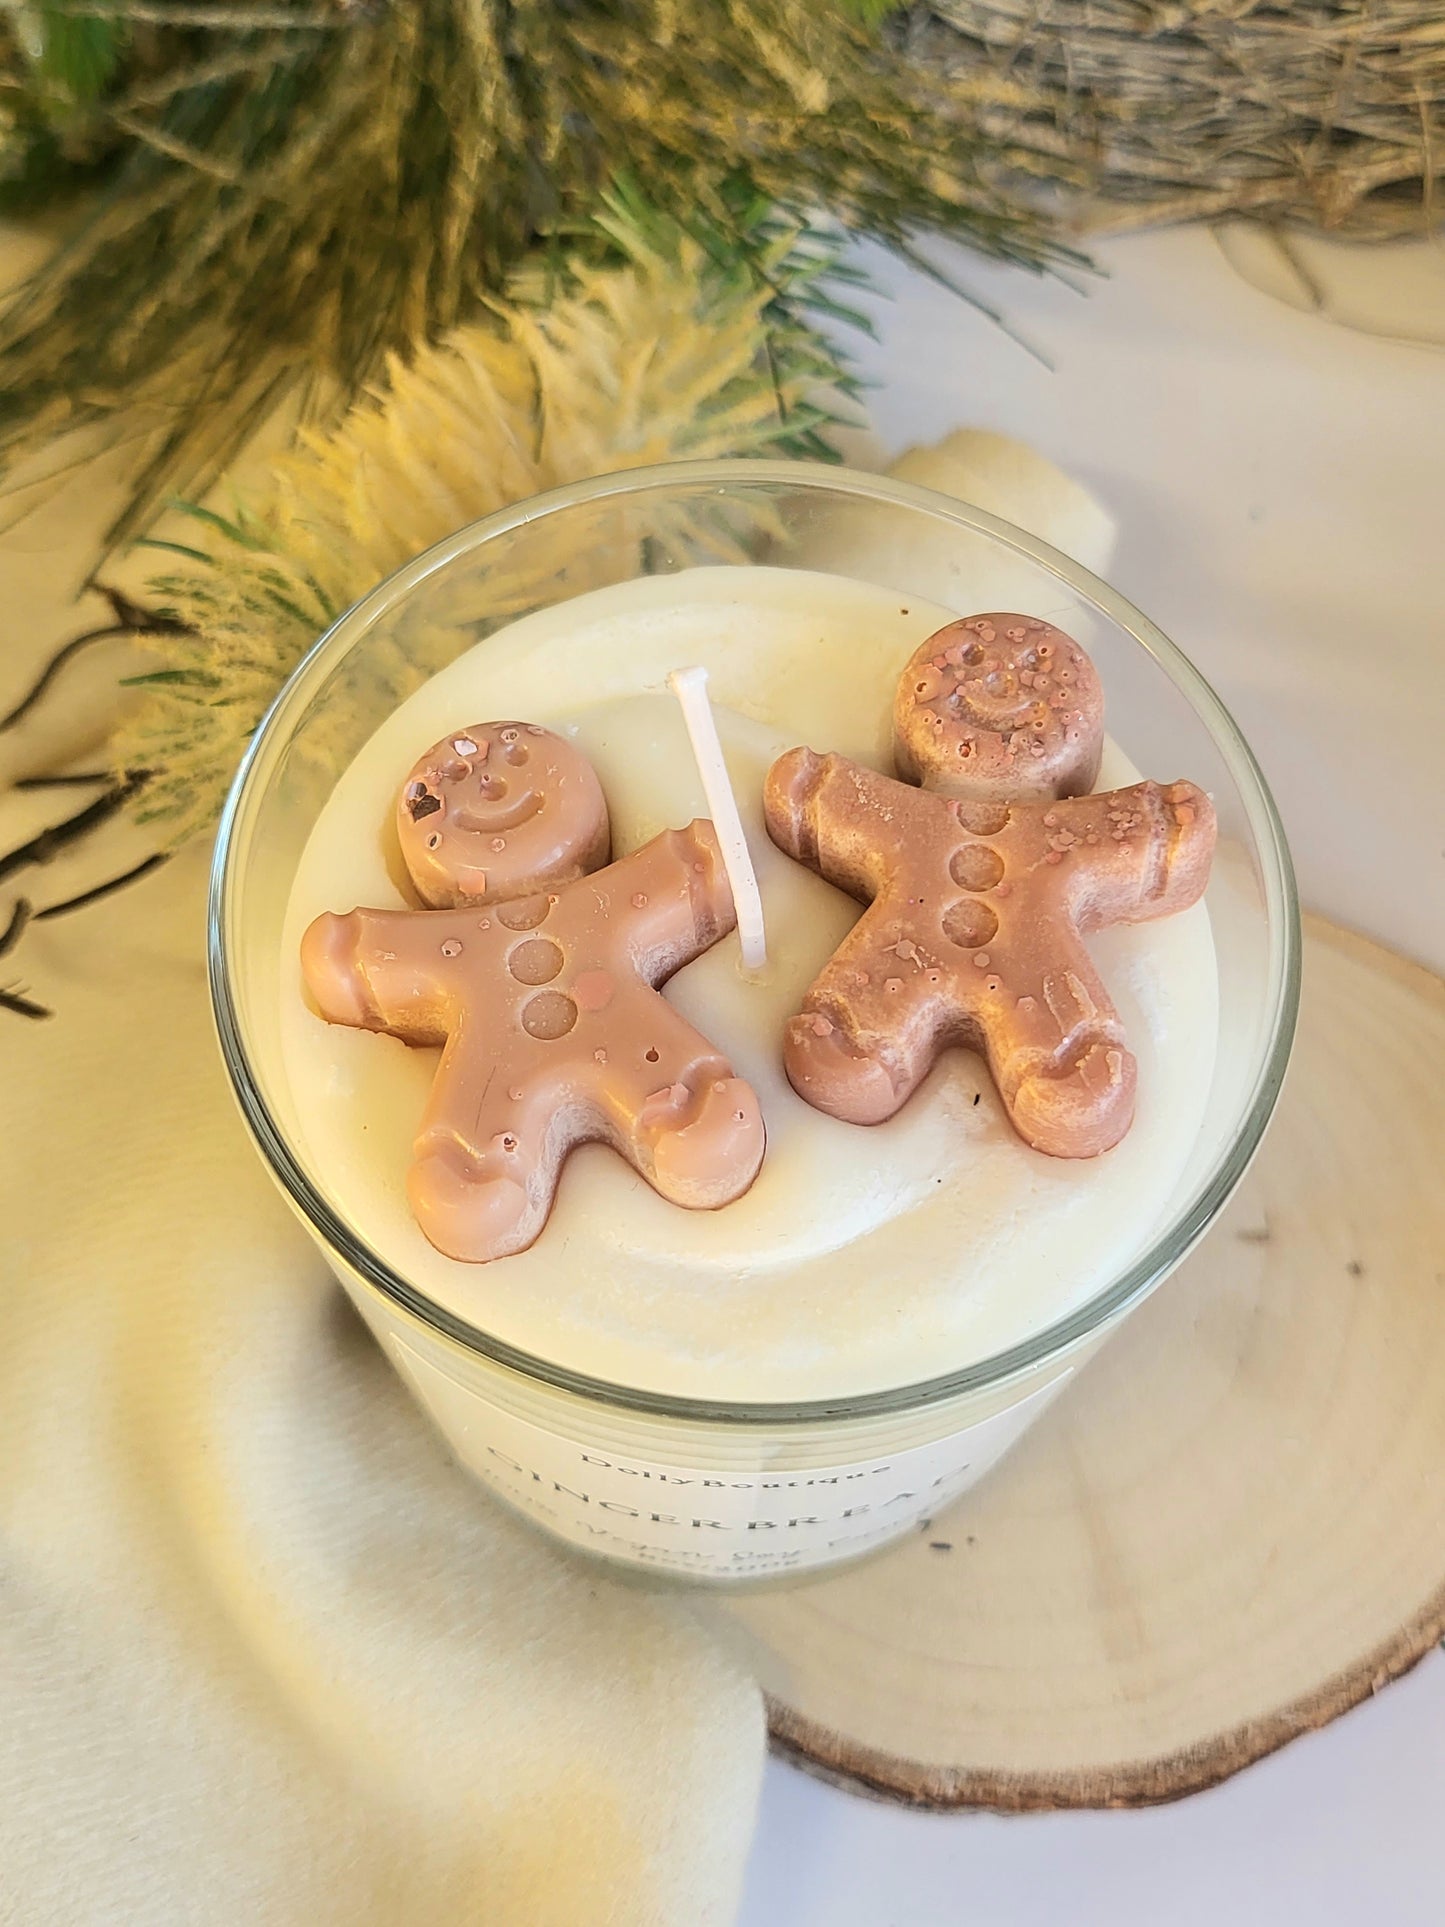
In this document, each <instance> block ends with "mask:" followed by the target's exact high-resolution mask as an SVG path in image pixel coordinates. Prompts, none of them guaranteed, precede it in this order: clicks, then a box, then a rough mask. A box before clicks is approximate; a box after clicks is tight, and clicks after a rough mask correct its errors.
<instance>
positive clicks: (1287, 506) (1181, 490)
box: [741, 231, 1445, 1927]
mask: <svg viewBox="0 0 1445 1927" xmlns="http://www.w3.org/2000/svg"><path fill="white" fill-rule="evenodd" d="M1103 260H1104V263H1105V265H1106V266H1107V268H1108V269H1109V271H1110V276H1111V278H1110V279H1108V280H1106V281H1104V282H1102V283H1099V284H1096V285H1095V286H1094V287H1093V288H1092V290H1091V292H1090V293H1089V294H1088V295H1087V297H1084V298H1080V296H1079V295H1077V294H1075V293H1073V292H1071V291H1070V290H1069V289H1068V288H1065V287H1063V286H1060V285H1057V284H1053V283H1044V282H1035V281H1033V280H1032V279H1030V278H1029V277H1027V276H1024V275H1020V274H1016V273H1012V272H1008V271H1004V270H990V269H986V268H983V267H980V266H979V265H977V264H975V263H972V262H967V263H962V264H959V265H960V272H961V273H962V274H963V275H964V276H965V277H966V279H967V281H968V283H969V285H970V286H971V287H973V288H974V289H976V290H977V291H978V292H980V293H981V294H984V295H986V296H987V297H989V298H991V299H993V300H995V301H996V302H998V303H1000V304H1001V305H1002V306H1003V308H1004V309H1005V310H1006V312H1007V314H1008V316H1009V319H1010V321H1011V323H1013V324H1014V325H1015V326H1016V327H1018V328H1019V329H1020V330H1021V331H1022V332H1023V333H1024V334H1025V335H1026V336H1027V337H1028V339H1029V340H1031V341H1032V342H1033V343H1035V344H1036V345H1037V346H1038V347H1039V348H1040V349H1042V350H1043V351H1044V352H1045V353H1046V354H1047V355H1048V357H1049V359H1050V361H1051V362H1052V364H1053V368H1052V372H1050V371H1049V370H1048V369H1046V368H1044V367H1042V366H1040V365H1038V364H1037V363H1035V362H1032V361H1030V360H1029V359H1028V358H1027V357H1026V356H1025V355H1023V354H1022V353H1021V352H1020V351H1019V350H1018V349H1017V348H1016V347H1015V346H1014V345H1013V344H1012V343H1011V342H1009V341H1008V340H1007V339H1006V338H1005V337H1004V336H1002V335H1001V334H999V333H998V332H997V331H996V330H994V329H992V328H991V327H990V325H989V324H988V323H987V322H985V321H983V320H981V319H980V318H979V317H978V316H977V315H975V314H974V313H972V312H971V311H970V310H968V309H967V308H965V307H964V306H962V305H961V304H960V303H959V302H957V301H956V300H954V299H952V298H951V297H950V296H948V295H947V294H946V293H944V292H943V291H942V290H940V289H939V288H938V287H936V286H935V285H933V284H932V283H930V282H928V281H927V280H925V279H924V278H923V277H922V276H914V275H911V274H906V273H904V272H902V271H900V270H898V269H896V268H894V267H893V266H891V265H890V264H886V263H882V262H879V261H875V262H874V266H875V268H876V269H877V272H878V275H879V279H880V282H881V283H883V284H884V285H885V286H887V287H888V288H889V289H890V290H892V292H893V294H894V296H895V299H894V301H893V302H892V304H891V305H888V306H885V307H883V308H882V309H881V310H880V312H879V317H878V318H879V326H880V335H881V340H880V342H879V344H878V345H877V346H870V347H868V349H867V350H866V353H865V354H864V355H862V356H861V357H860V359H861V360H862V362H863V365H864V372H865V373H866V374H867V375H869V376H870V377H871V378H872V379H873V380H875V381H876V382H877V383H878V384H879V387H878V392H877V393H876V394H875V396H874V398H873V413H874V419H875V422H876V424H877V426H878V429H879V432H880V434H881V437H882V439H883V441H884V444H885V447H886V450H887V452H888V453H889V454H893V453H896V452H897V450H899V449H900V448H902V447H903V446H904V445H906V444H907V443H909V442H912V441H923V440H933V439H935V438H936V437H937V436H938V435H940V434H941V433H943V432H945V431H946V429H947V428H949V427H950V426H952V425H954V424H960V423H978V424H980V425H982V426H986V427H990V428H996V429H999V430H1002V431H1003V432H1005V433H1008V434H1012V435H1017V436H1020V437H1022V438H1023V439H1025V440H1026V441H1029V442H1031V443H1033V444H1034V445H1035V446H1036V447H1037V448H1038V449H1039V451H1040V452H1041V453H1042V454H1044V455H1046V456H1049V457H1051V458H1052V459H1054V460H1055V461H1057V462H1059V463H1060V464H1061V465H1062V466H1063V467H1064V468H1066V469H1070V470H1072V471H1073V472H1075V473H1076V474H1077V475H1078V476H1079V477H1080V479H1081V480H1083V481H1085V482H1087V483H1088V484H1089V485H1090V486H1091V487H1092V488H1093V489H1094V490H1095V491H1096V492H1097V494H1098V495H1099V497H1100V498H1101V499H1102V501H1103V502H1104V504H1105V506H1106V507H1108V508H1110V509H1112V510H1113V511H1114V512H1115V513H1116V514H1117V515H1118V518H1119V522H1120V525H1121V539H1120V546H1119V552H1118V559H1117V562H1116V564H1115V567H1114V569H1113V571H1112V576H1113V580H1114V581H1115V583H1116V584H1117V586H1118V587H1119V588H1120V589H1121V590H1123V592H1124V593H1125V594H1126V595H1129V596H1130V597H1132V598H1133V600H1134V601H1136V602H1137V603H1138V604H1139V606H1140V607H1141V608H1143V609H1144V610H1145V611H1147V613H1148V614H1150V615H1151V616H1153V617H1154V618H1155V620H1156V621H1158V622H1159V623H1160V624H1161V625H1162V626H1163V627H1164V629H1165V630H1166V631H1167V632H1168V633H1169V634H1170V635H1172V636H1173V637H1174V639H1175V640H1176V641H1177V642H1179V643H1180V644H1181V645H1182V647H1183V648H1184V649H1185V650H1186V651H1187V652H1188V653H1189V654H1190V655H1191V656H1193V657H1194V659H1195V660H1196V662H1198V663H1199V665H1200V667H1201V668H1202V669H1203V670H1204V672H1205V673H1206V675H1208V676H1209V677H1210V678H1211V679H1212V680H1213V682H1214V683H1215V685H1216V687H1217V688H1218V689H1219V691H1220V693H1221V695H1222V696H1223V698H1224V700H1225V701H1226V703H1228V704H1229V706H1230V707H1231V708H1232V709H1233V711H1234V713H1235V714H1236V716H1238V717H1239V719H1240V721H1241V723H1242V724H1243V726H1244V729H1245V731H1246V733H1247V734H1248V735H1249V737H1250V740H1251V742H1252V743H1253V745H1254V747H1255V750H1256V752H1257V753H1258V755H1259V758H1260V760H1261V762H1262V764H1263V765H1264V769H1265V773H1266V775H1267V776H1268V777H1269V779H1270V781H1271V783H1272V784H1273V785H1274V788H1275V793H1276V796H1277V797H1278V799H1279V802H1280V804H1281V807H1282V809H1283V812H1284V815H1285V820H1286V825H1287V828H1288V830H1289V832H1290V835H1291V838H1292V840H1293V843H1294V849H1295V856H1296V861H1297V863H1298V867H1299V872H1300V879H1301V885H1302V888H1303V892H1304V895H1305V899H1306V901H1307V902H1308V903H1310V904H1312V905H1313V906H1314V907H1316V908H1319V909H1321V910H1324V911H1326V912H1327V913H1329V914H1330V915H1332V916H1334V917H1336V918H1338V919H1339V920H1340V921H1341V922H1344V923H1347V924H1352V925H1354V926H1355V927H1356V928H1359V929H1363V930H1366V931H1368V932H1370V933H1371V934H1372V935H1375V936H1378V937H1380V938H1382V939H1384V940H1385V941H1386V942H1390V943H1393V944H1394V945H1395V946H1396V947H1397V948H1399V949H1402V950H1404V951H1406V952H1408V953H1410V954H1412V955H1414V956H1417V957H1419V958H1420V959H1421V960H1422V961H1423V962H1426V963H1429V964H1431V965H1433V966H1434V967H1435V968H1437V969H1441V968H1445V806H1442V804H1441V802H1440V800H1439V794H1438V787H1437V777H1436V771H1437V767H1438V764H1439V760H1440V746H1441V744H1442V742H1445V618H1442V615H1441V608H1442V604H1445V594H1442V591H1445V562H1442V552H1445V538H1442V508H1445V360H1442V358H1441V356H1440V355H1439V354H1438V353H1436V352H1432V351H1431V349H1429V348H1428V347H1423V346H1408V345H1401V344H1399V343H1396V342H1392V341H1390V340H1388V339H1381V338H1378V337H1371V336H1366V335H1363V334H1360V333H1355V332H1351V331H1350V330H1348V329H1346V328H1344V327H1340V326H1337V325H1335V324H1334V323H1333V322H1331V321H1329V320H1327V319H1322V318H1320V317H1317V316H1314V315H1310V314H1307V313H1302V312H1299V311H1298V310H1296V309H1293V308H1290V307H1287V306H1284V305H1282V304H1281V303H1279V302H1276V301H1274V300H1272V299H1271V298H1270V297H1269V296H1268V295H1265V294H1263V293H1260V292H1258V291H1257V290H1256V289H1255V288H1254V287H1252V286H1250V285H1249V284H1248V283H1246V282H1245V281H1243V280H1241V279H1240V278H1239V277H1238V276H1237V275H1236V274H1235V273H1234V271H1233V270H1232V269H1231V268H1230V267H1229V266H1228V264H1227V263H1226V261H1225V259H1224V257H1223V256H1222V254H1221V253H1220V251H1219V249H1218V247H1217V246H1216V244H1215V242H1214V241H1213V240H1212V239H1211V237H1210V236H1209V235H1208V234H1206V233H1204V232H1202V231H1188V232H1178V233H1172V234H1164V235H1150V236H1141V237H1136V238H1133V239H1131V240H1128V241H1124V242H1118V243H1115V244H1113V245H1111V246H1109V247H1108V248H1107V249H1105V250H1104V252H1103ZM1333 267H1334V272H1335V273H1336V275H1337V277H1338V278H1337V281H1336V285H1337V286H1341V287H1345V288H1347V289H1348V288H1349V287H1350V286H1351V284H1353V286H1354V287H1355V288H1356V289H1357V290H1358V289H1359V288H1361V287H1367V288H1368V300H1365V299H1363V298H1362V297H1359V296H1358V295H1356V298H1355V299H1354V300H1353V301H1350V300H1344V299H1342V300H1341V301H1339V302H1338V303H1337V304H1336V312H1348V311H1350V310H1351V309H1352V308H1353V309H1354V310H1359V309H1361V308H1368V310H1369V313H1370V316H1371V320H1372V323H1373V324H1374V325H1380V317H1381V316H1386V317H1388V316H1391V315H1392V314H1398V315H1399V319H1400V326H1399V332H1400V333H1401V334H1410V333H1414V334H1417V335H1425V334H1427V333H1428V332H1429V331H1430V327H1431V325H1432V323H1431V321H1430V320H1429V318H1427V317H1425V316H1424V315H1423V314H1422V313H1421V306H1422V304H1424V303H1427V302H1433V303H1434V304H1436V306H1437V308H1438V304H1439V290H1440V287H1441V285H1442V283H1445V252H1437V251H1433V250H1432V248H1431V245H1430V244H1429V243H1422V244H1419V245H1418V246H1416V247H1415V248H1413V249H1410V250H1375V251H1369V252H1366V251H1359V252H1352V253H1350V254H1348V255H1345V254H1340V255H1338V256H1336V257H1335V260H1334V264H1333ZM1412 324H1413V325H1412ZM1437 332H1438V330H1437ZM1442 1795H1445V1661H1442V1659H1441V1657H1440V1656H1439V1655H1434V1656H1432V1657H1431V1658H1430V1659H1429V1660H1428V1661H1426V1663H1425V1664H1424V1665H1423V1666H1421V1667H1420V1669H1419V1670H1418V1671H1417V1672H1416V1673H1414V1674H1413V1675H1411V1676H1410V1677H1409V1678H1408V1679H1406V1680H1404V1681H1402V1682H1400V1683H1398V1684H1396V1685H1395V1686H1392V1687H1391V1688H1389V1690H1388V1691H1387V1692H1386V1693H1385V1694H1384V1695H1383V1696H1382V1697H1381V1698H1380V1699H1378V1700H1375V1701H1373V1702H1372V1703H1370V1704H1369V1705H1368V1706H1365V1707H1363V1708H1360V1709H1359V1710H1357V1711H1356V1712H1354V1713H1352V1714H1350V1715H1348V1716H1347V1717H1346V1718H1345V1719H1343V1720H1341V1721H1339V1722H1337V1723H1336V1724H1335V1725H1334V1726H1332V1727H1330V1728H1328V1729H1327V1730H1326V1731H1325V1732H1323V1733H1321V1734H1316V1735H1312V1736H1311V1737H1309V1738H1307V1739H1304V1740H1301V1741H1298V1742H1296V1743H1295V1744H1294V1745H1293V1746H1291V1747H1288V1748H1286V1749H1285V1750H1284V1751H1283V1752H1282V1753H1280V1754H1277V1755H1276V1756H1274V1757H1273V1758H1272V1759H1270V1760H1266V1761H1264V1762H1262V1763H1261V1764H1260V1765H1258V1766H1256V1767H1254V1768H1252V1769H1250V1770H1249V1771H1248V1772H1246V1773H1244V1774H1242V1775H1240V1776H1239V1777H1238V1778H1237V1779H1235V1780H1233V1781H1231V1782H1229V1783H1228V1784H1227V1785H1225V1786H1223V1787H1219V1788H1216V1789H1215V1790H1214V1791H1212V1792H1210V1793H1207V1794H1201V1795H1198V1796H1196V1797H1195V1798H1194V1799H1192V1800H1189V1801H1187V1802H1185V1803H1184V1804H1182V1805H1180V1806H1176V1807H1169V1808H1160V1809H1155V1810H1153V1811H1151V1812H1143V1813H1118V1814H1069V1815H1043V1816H1034V1817H1029V1818H1022V1819H998V1818H995V1817H992V1816H983V1815H937V1816H935V1815H920V1814H910V1813H905V1812H902V1811H899V1810H898V1809H896V1808H891V1807H885V1806H876V1805H871V1804H867V1803H864V1802H862V1801H860V1800H857V1799H855V1798H852V1797H851V1796H848V1795H845V1794H842V1793H838V1792H835V1791H833V1790H832V1789H830V1788H827V1787H824V1786H821V1785H819V1784H818V1783H816V1782H814V1781H811V1780H805V1779H804V1778H802V1776H800V1775H799V1774H797V1773H795V1772H793V1771H792V1770H791V1769H789V1768H785V1767H782V1766H779V1765H777V1764H776V1763H775V1764H773V1765H772V1766H771V1767H770V1769H769V1774H768V1779H767V1783H766V1789H765V1793H764V1800H763V1809H762V1820H761V1825H760V1828H759V1833H758V1837H757V1840H756V1843H755V1848H754V1854H753V1861H752V1866H751V1869H750V1880H749V1886H748V1893H747V1899H746V1902H745V1905H744V1908H743V1912H742V1915H741V1927H784V1923H786V1927H825V1923H826V1927H952V1924H953V1923H955V1922H957V1923H960V1927H962V1924H963V1923H967V1924H968V1927H1046V1924H1047V1927H1054V1924H1055V1923H1068V1927H1094V1923H1098V1924H1099V1927H1105V1923H1107V1927H1214V1923H1226V1922H1227V1923H1229V1927H1256V1924H1258V1927H1265V1924H1266V1923H1268V1924H1269V1927H1274V1923H1277V1922H1284V1921H1289V1922H1296V1921H1300V1922H1303V1921H1309V1922H1320V1923H1327V1927H1354V1923H1356V1922H1360V1923H1366V1922H1369V1923H1372V1924H1373V1923H1376V1922H1385V1923H1388V1924H1389V1927H1416V1923H1419V1927H1425V1923H1429V1924H1430V1927H1438V1923H1439V1922H1440V1921H1441V1919H1442V1918H1445V1836H1442V1833H1441V1829H1440V1824H1439V1815H1440V1809H1441V1799H1442Z"/></svg>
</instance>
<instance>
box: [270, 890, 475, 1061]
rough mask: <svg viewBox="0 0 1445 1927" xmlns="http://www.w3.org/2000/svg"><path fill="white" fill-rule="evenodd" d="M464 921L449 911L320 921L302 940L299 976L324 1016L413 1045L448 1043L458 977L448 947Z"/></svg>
mask: <svg viewBox="0 0 1445 1927" xmlns="http://www.w3.org/2000/svg"><path fill="white" fill-rule="evenodd" d="M460 921H462V920H459V919H458V918H457V917H456V916H455V915H454V914H453V913H451V912H449V911H444V910H434V911H424V910H422V911H419V910H352V911H350V912H349V913H348V914H347V915H346V916H337V915H336V914H335V913H334V912H332V911H329V910H328V911H327V912H326V913H325V914H324V915H322V916H319V917H317V919H316V920H315V922H314V923H312V924H311V925H310V927H309V928H308V930H307V932H306V934H305V936H304V937H303V938H302V940H301V969H302V973H303V975H304V976H305V979H306V987H307V989H308V990H309V991H310V992H311V995H312V997H313V998H314V999H315V1001H316V1006H317V1008H318V1010H319V1011H320V1012H321V1015H322V1016H323V1017H324V1018H325V1019H326V1021H327V1022H328V1023H330V1024H347V1025H350V1026H352V1027H353V1028H355V1029H360V1030H379V1031H386V1032H388V1033H389V1034H390V1035H391V1036H393V1037H401V1038H404V1039H405V1041H406V1042H407V1043H408V1044H442V1043H445V1042H446V1039H447V1035H448V1032H449V1030H450V1027H451V1026H450V1016H451V1012H452V1010H453V1007H454V996H455V980H456V972H455V970H454V969H453V968H452V967H451V959H450V958H449V956H448V955H447V953H446V951H445V949H444V948H443V946H444V945H446V944H447V942H448V932H449V931H450V930H451V928H452V926H453V925H454V924H458V923H459V922H460ZM460 949H461V945H460V942H458V943H457V954H459V953H460Z"/></svg>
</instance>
